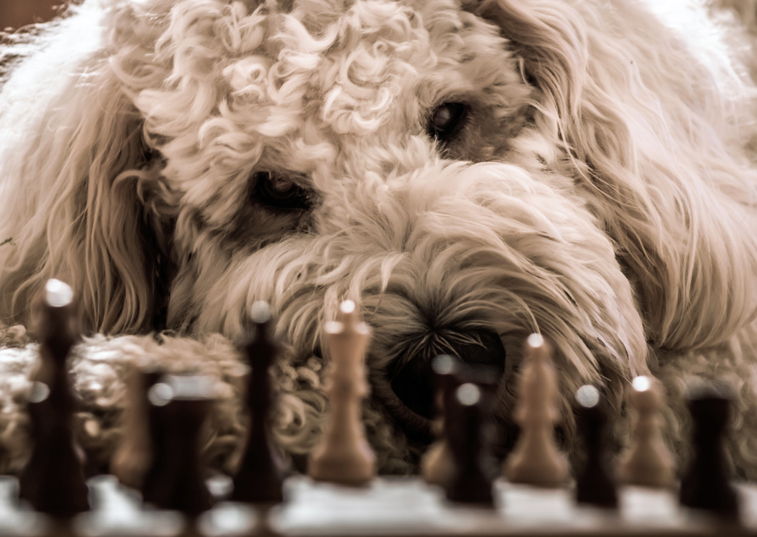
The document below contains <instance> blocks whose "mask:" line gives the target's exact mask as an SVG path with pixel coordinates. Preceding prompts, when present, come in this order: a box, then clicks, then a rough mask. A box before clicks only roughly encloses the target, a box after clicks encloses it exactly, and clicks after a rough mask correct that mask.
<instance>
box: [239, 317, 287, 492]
mask: <svg viewBox="0 0 757 537" xmlns="http://www.w3.org/2000/svg"><path fill="white" fill-rule="evenodd" d="M250 318H251V321H252V330H251V332H250V335H249V337H248V338H247V340H246V341H245V342H244V343H243V345H242V348H243V352H244V354H245V355H246V356H247V360H248V363H249V364H250V366H251V372H250V374H249V375H248V380H249V382H248V384H247V393H246V394H245V403H246V406H247V411H248V415H249V418H250V429H249V434H248V438H247V444H246V446H245V451H244V454H243V456H242V461H241V463H240V466H239V470H238V471H237V474H236V476H235V477H234V492H233V494H232V497H231V499H232V500H234V501H238V502H246V503H264V504H266V503H270V504H274V503H281V502H282V501H283V500H284V497H283V493H282V487H283V479H284V477H283V471H282V462H281V460H280V458H279V456H278V455H277V454H276V452H275V450H274V448H273V445H272V443H271V430H270V427H271V426H270V413H271V407H272V402H273V398H274V390H273V385H272V382H271V380H272V378H271V375H272V372H271V369H272V366H273V364H274V363H275V360H276V356H277V355H278V353H279V344H278V342H277V341H276V340H275V338H274V336H273V323H272V321H271V311H270V308H269V306H268V304H266V303H265V302H256V303H255V304H253V306H252V310H251V315H250Z"/></svg>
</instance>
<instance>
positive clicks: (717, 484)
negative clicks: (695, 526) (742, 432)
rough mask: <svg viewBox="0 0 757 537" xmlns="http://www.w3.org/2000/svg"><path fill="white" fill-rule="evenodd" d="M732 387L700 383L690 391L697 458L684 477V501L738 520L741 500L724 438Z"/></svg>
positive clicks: (681, 491)
mask: <svg viewBox="0 0 757 537" xmlns="http://www.w3.org/2000/svg"><path fill="white" fill-rule="evenodd" d="M731 398H732V397H731V393H730V389H729V388H728V387H726V386H724V385H712V386H700V387H698V388H695V389H692V391H691V393H690V394H689V412H690V413H691V419H692V427H693V430H692V447H693V448H694V458H693V460H692V461H691V464H690V466H689V468H688V469H687V470H686V472H685V473H684V475H683V477H682V478H681V488H680V500H681V504H682V505H685V506H687V507H691V508H694V509H702V510H705V511H708V512H709V513H710V514H712V515H716V516H718V517H721V518H723V519H730V520H737V519H738V517H739V501H738V496H737V495H736V491H735V490H734V488H733V486H732V485H731V483H730V480H729V478H730V475H729V471H728V467H727V462H726V457H725V451H724V449H723V441H724V438H725V431H726V428H727V426H728V423H729V420H730V406H731Z"/></svg>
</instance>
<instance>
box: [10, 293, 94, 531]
mask: <svg viewBox="0 0 757 537" xmlns="http://www.w3.org/2000/svg"><path fill="white" fill-rule="evenodd" d="M76 328H77V316H76V311H75V308H74V304H73V292H72V290H71V288H70V287H69V286H68V285H66V284H65V283H63V282H61V281H58V280H49V281H48V282H47V284H46V286H45V294H44V299H43V304H42V319H41V326H40V329H39V332H40V335H41V340H42V341H41V346H40V361H39V362H38V366H37V368H36V370H35V371H34V373H33V374H32V377H31V379H32V380H33V382H32V386H31V390H30V392H29V397H28V402H27V407H26V409H27V412H28V414H29V423H30V429H31V436H32V443H33V447H32V453H31V457H30V458H29V462H28V463H27V465H26V467H25V468H24V470H23V472H22V473H21V475H20V477H19V495H20V497H21V498H23V499H25V500H27V501H28V502H29V503H30V504H31V505H32V507H33V508H34V509H35V510H36V511H38V512H42V513H46V514H49V515H51V516H53V517H56V518H61V519H67V518H70V517H72V516H74V515H76V514H78V513H81V512H83V511H87V510H88V509H89V501H88V499H87V495H88V490H87V485H86V483H85V475H84V452H83V450H82V449H81V448H80V447H79V446H78V445H77V444H76V441H75V438H74V432H73V420H74V412H75V409H76V406H77V404H78V399H77V397H76V394H75V393H74V390H73V387H72V384H71V379H70V377H69V374H68V366H67V361H68V355H69V352H70V350H71V347H72V346H73V345H74V343H75V342H76V341H77V340H78V338H79V334H78V332H77V329H76Z"/></svg>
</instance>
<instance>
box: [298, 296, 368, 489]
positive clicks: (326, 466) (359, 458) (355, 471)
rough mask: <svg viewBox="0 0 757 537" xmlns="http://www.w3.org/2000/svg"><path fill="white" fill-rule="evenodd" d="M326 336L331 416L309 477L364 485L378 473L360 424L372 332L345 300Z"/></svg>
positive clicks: (313, 455)
mask: <svg viewBox="0 0 757 537" xmlns="http://www.w3.org/2000/svg"><path fill="white" fill-rule="evenodd" d="M324 331H325V333H326V343H327V345H328V348H329V350H330V352H331V365H330V368H329V373H328V380H327V383H326V393H327V395H328V398H329V410H330V415H329V417H328V421H327V423H326V426H325V430H324V432H323V437H322V439H321V443H320V444H319V445H318V446H316V447H315V449H314V450H313V453H312V455H311V458H310V464H309V468H308V472H309V474H310V477H312V478H313V479H315V480H318V481H329V482H333V483H339V484H343V485H364V484H367V483H368V482H369V481H370V480H371V479H373V477H374V475H375V474H376V457H375V455H374V454H373V451H372V450H371V448H370V446H369V445H368V442H367V440H366V439H365V430H364V428H363V424H362V421H361V402H362V400H363V398H365V397H366V396H367V394H368V383H367V381H366V375H365V352H366V350H367V347H368V341H369V339H370V329H369V328H368V325H366V324H365V323H362V322H358V312H357V308H356V306H355V303H354V302H352V301H351V300H347V301H345V302H342V304H341V305H340V308H339V314H338V316H337V320H336V321H331V322H328V323H326V325H325V327H324Z"/></svg>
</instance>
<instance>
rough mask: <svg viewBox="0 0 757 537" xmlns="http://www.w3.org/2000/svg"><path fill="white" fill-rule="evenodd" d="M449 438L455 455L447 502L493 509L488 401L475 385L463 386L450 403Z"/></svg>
mask: <svg viewBox="0 0 757 537" xmlns="http://www.w3.org/2000/svg"><path fill="white" fill-rule="evenodd" d="M445 404H446V405H447V406H446V413H447V418H448V419H446V420H445V424H444V425H445V436H446V438H447V443H448V445H449V450H450V453H451V455H452V469H451V472H450V476H449V479H448V480H447V482H446V484H445V485H446V494H447V499H448V500H450V501H451V502H455V503H468V504H476V505H480V506H486V507H493V506H494V496H493V494H492V478H493V475H494V472H493V471H492V468H490V467H489V466H490V462H491V457H490V455H489V453H488V445H487V441H486V435H485V430H486V425H487V423H486V416H487V414H488V412H487V409H486V408H484V405H485V397H484V396H483V393H482V390H481V389H480V388H479V387H478V386H476V385H475V384H473V383H469V382H466V383H464V384H461V385H460V386H459V387H458V388H457V389H455V391H454V397H452V398H450V399H449V401H446V402H445Z"/></svg>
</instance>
